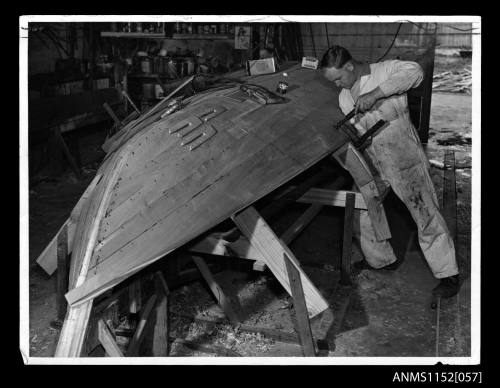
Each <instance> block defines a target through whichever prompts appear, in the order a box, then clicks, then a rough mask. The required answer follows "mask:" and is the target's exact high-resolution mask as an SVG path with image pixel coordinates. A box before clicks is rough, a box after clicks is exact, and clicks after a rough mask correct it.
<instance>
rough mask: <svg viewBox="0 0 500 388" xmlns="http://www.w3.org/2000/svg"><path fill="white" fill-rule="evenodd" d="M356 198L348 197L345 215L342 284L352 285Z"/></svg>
mask: <svg viewBox="0 0 500 388" xmlns="http://www.w3.org/2000/svg"><path fill="white" fill-rule="evenodd" d="M355 201H356V197H355V195H354V194H353V193H349V194H347V196H346V203H345V215H344V241H343V245H342V263H341V273H340V283H341V284H345V285H348V284H351V254H352V229H353V220H354V204H355Z"/></svg>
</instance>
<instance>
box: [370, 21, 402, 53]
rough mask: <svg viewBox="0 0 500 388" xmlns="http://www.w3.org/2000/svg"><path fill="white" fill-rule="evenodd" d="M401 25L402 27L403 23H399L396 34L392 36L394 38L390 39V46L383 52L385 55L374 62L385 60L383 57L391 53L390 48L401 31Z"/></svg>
mask: <svg viewBox="0 0 500 388" xmlns="http://www.w3.org/2000/svg"><path fill="white" fill-rule="evenodd" d="M402 25H403V23H399V26H398V29H397V30H396V33H395V34H394V38H393V39H392V42H391V45H390V46H389V47H388V49H387V50H386V51H385V53H384V54H383V55H382V56H381V57H380V58H379V59H377V60H376V62H380V61H381V60H382V59H384V58H385V56H386V55H387V54H388V53H389V51H391V49H392V46H394V43H395V42H396V38H397V37H398V34H399V30H400V29H401V26H402Z"/></svg>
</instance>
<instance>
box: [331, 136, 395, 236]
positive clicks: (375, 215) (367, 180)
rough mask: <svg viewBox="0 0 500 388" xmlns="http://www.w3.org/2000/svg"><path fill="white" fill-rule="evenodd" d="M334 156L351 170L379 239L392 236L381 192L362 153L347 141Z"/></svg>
mask: <svg viewBox="0 0 500 388" xmlns="http://www.w3.org/2000/svg"><path fill="white" fill-rule="evenodd" d="M333 156H334V157H335V159H337V161H338V162H339V163H340V164H341V165H342V166H343V167H344V168H345V169H346V170H347V171H349V173H350V174H351V176H352V177H353V179H354V182H356V185H357V186H358V189H359V191H360V192H361V194H362V196H363V198H364V200H365V204H366V207H367V209H368V214H369V216H370V220H371V221H372V224H373V227H374V230H375V234H376V237H377V240H379V241H383V240H387V239H389V238H391V231H390V229H389V223H388V222H387V217H386V215H385V210H384V207H383V204H382V201H381V193H380V192H379V190H378V187H377V184H376V182H375V179H374V177H373V176H372V174H371V171H370V168H369V167H368V165H367V164H366V162H365V161H364V158H363V156H362V155H361V153H360V152H359V151H358V150H357V149H356V148H355V147H354V146H353V145H352V144H351V143H347V144H345V145H344V146H342V147H341V148H340V149H338V150H337V151H336V152H334V153H333Z"/></svg>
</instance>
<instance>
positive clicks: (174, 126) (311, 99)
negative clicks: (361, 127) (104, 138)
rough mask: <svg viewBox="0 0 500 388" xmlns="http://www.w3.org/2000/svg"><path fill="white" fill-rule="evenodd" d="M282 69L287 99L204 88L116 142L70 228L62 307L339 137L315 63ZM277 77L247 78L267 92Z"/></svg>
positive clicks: (294, 171) (229, 209)
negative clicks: (266, 102)
mask: <svg viewBox="0 0 500 388" xmlns="http://www.w3.org/2000/svg"><path fill="white" fill-rule="evenodd" d="M288 74H289V75H288V79H287V82H288V83H289V92H288V93H287V95H286V97H287V99H288V101H287V102H286V103H283V104H272V105H263V104H261V103H259V102H256V101H254V100H252V99H250V98H245V97H244V96H243V95H242V94H241V92H238V88H233V89H226V90H219V91H214V92H209V93H206V94H204V95H202V96H199V97H195V98H194V100H193V101H192V102H190V103H189V104H188V105H187V106H185V107H184V108H183V109H181V110H180V111H178V112H175V113H173V114H171V115H168V116H166V117H165V118H163V119H161V118H160V117H159V114H158V115H154V116H152V117H151V118H150V119H149V120H150V124H149V125H147V126H146V128H144V129H142V130H141V131H140V132H138V133H136V134H135V135H133V136H131V137H130V138H129V139H126V138H125V137H124V136H122V139H121V140H119V141H117V143H116V144H118V146H116V144H115V147H114V148H113V147H112V148H111V149H112V151H111V152H110V153H109V154H108V156H107V158H106V160H105V162H104V163H103V164H102V166H101V167H100V169H99V171H98V174H100V175H101V176H102V177H101V178H100V180H99V182H97V184H96V186H95V189H94V190H93V191H92V194H90V196H89V198H88V199H87V200H86V201H85V204H84V205H83V208H82V211H81V215H80V217H79V220H78V223H77V226H76V231H75V237H74V244H75V245H74V247H73V255H72V264H71V274H70V291H69V292H68V293H67V294H66V298H67V300H68V302H69V303H70V305H76V304H78V303H81V302H84V301H87V300H89V299H91V298H94V297H96V296H97V295H99V294H101V293H102V292H104V291H105V290H107V289H109V288H111V287H113V286H115V285H116V284H118V283H119V282H121V281H122V280H124V279H125V278H127V277H129V276H131V275H132V274H134V273H135V272H137V271H139V270H140V269H142V268H144V267H145V266H147V265H149V264H150V263H152V262H154V261H155V260H158V259H159V258H161V257H163V256H164V255H166V254H168V253H169V252H172V251H173V250H175V249H177V248H179V247H180V246H182V245H184V244H186V243H187V242H189V241H191V240H192V239H194V238H196V237H197V236H199V235H201V234H202V233H204V232H205V231H207V230H209V229H210V228H212V227H214V226H215V225H217V224H218V223H220V222H222V221H223V220H225V219H227V218H229V217H231V216H232V215H234V214H235V213H237V212H238V211H240V210H242V209H244V208H245V207H247V206H249V205H251V204H252V203H254V202H255V201H257V200H258V199H260V198H262V197H263V196H265V195H266V194H268V193H270V192H271V191H273V190H275V189H276V188H278V187H279V186H281V185H283V184H284V183H286V182H287V181H289V180H290V179H292V178H293V177H295V176H296V175H298V174H300V173H301V172H303V171H304V170H306V169H307V168H308V167H310V166H311V165H313V164H315V163H317V162H318V161H319V160H320V159H322V158H323V157H324V156H326V155H327V154H329V153H331V152H332V151H334V150H335V149H337V148H338V147H339V146H341V145H342V144H344V143H345V142H346V140H347V139H346V136H345V135H344V134H343V133H342V132H338V131H335V130H334V129H333V124H334V123H335V122H337V121H338V120H340V119H341V118H342V117H343V115H342V113H341V112H340V110H339V109H338V107H337V104H336V103H335V101H336V99H337V95H336V91H335V90H334V89H333V88H332V87H331V86H329V85H328V84H327V83H325V82H324V81H323V80H322V78H321V76H320V74H318V72H316V71H313V70H310V69H303V68H299V67H294V68H293V69H291V70H290V71H288ZM280 79H281V75H280V74H274V75H267V76H257V77H252V78H251V80H250V82H251V83H253V84H257V85H261V86H264V87H267V88H268V89H269V90H274V89H275V87H276V84H277V82H278V81H279V80H280ZM196 99H197V101H195V100H196ZM120 142H121V143H120Z"/></svg>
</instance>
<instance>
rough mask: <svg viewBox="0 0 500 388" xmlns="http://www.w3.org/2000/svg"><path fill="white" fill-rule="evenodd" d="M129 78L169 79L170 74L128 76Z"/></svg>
mask: <svg viewBox="0 0 500 388" xmlns="http://www.w3.org/2000/svg"><path fill="white" fill-rule="evenodd" d="M127 77H129V78H156V77H160V78H168V74H140V73H139V74H128V75H127ZM176 79H177V78H172V80H176Z"/></svg>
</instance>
